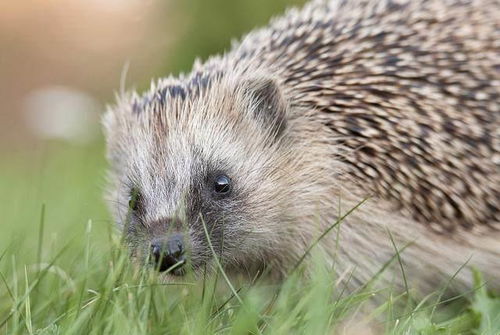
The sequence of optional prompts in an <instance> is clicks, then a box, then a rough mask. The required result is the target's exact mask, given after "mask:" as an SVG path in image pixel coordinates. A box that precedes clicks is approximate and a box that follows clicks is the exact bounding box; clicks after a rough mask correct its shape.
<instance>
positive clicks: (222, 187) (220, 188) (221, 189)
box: [214, 174, 231, 195]
mask: <svg viewBox="0 0 500 335" xmlns="http://www.w3.org/2000/svg"><path fill="white" fill-rule="evenodd" d="M214 191H215V193H217V194H220V195H227V194H229V192H230V191H231V178H229V177H228V176H226V175H225V174H221V175H218V176H217V177H215V180H214Z"/></svg>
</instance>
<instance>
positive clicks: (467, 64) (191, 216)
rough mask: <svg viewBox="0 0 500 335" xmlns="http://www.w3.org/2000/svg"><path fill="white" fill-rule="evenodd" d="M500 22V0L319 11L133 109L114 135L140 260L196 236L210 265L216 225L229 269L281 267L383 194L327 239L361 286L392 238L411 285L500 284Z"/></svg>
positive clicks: (238, 48)
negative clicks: (223, 181) (475, 274)
mask: <svg viewBox="0 0 500 335" xmlns="http://www.w3.org/2000/svg"><path fill="white" fill-rule="evenodd" d="M499 17H500V4H499V2H498V1H497V0H491V1H489V0H478V1H465V0H464V1H459V0H450V1H442V0H428V1H425V0H417V1H409V0H408V1H376V0H367V1H354V0H352V1H328V2H322V1H317V2H314V3H311V4H309V5H308V6H306V7H305V8H304V9H302V10H301V11H291V12H289V13H288V14H287V15H286V16H284V17H283V18H281V19H278V20H276V21H274V22H273V23H272V24H271V25H270V26H269V27H267V28H265V29H262V30H260V31H256V32H253V33H251V34H249V35H248V36H247V37H246V38H244V39H243V41H242V42H241V43H240V44H238V45H235V46H234V47H233V49H232V50H231V51H230V52H229V53H228V54H226V55H224V56H222V57H215V58H212V59H210V60H208V61H207V62H206V63H205V64H197V65H195V68H194V69H193V72H192V74H191V75H189V76H186V77H183V78H180V79H166V80H161V81H159V82H158V84H157V85H155V86H154V87H153V88H152V90H151V91H150V92H149V93H147V94H146V95H144V96H143V97H138V96H136V95H132V96H130V97H127V98H125V99H123V100H122V101H121V102H120V104H119V105H118V107H117V108H115V109H114V110H113V111H111V112H110V113H108V115H107V116H106V119H105V125H106V127H107V132H108V134H107V135H108V143H109V152H110V158H111V160H112V162H113V164H114V173H113V176H114V179H113V182H114V184H115V187H116V188H115V190H116V193H115V196H116V197H117V199H118V201H119V202H122V203H123V201H124V199H126V197H127V196H128V194H129V193H130V191H129V190H130V189H131V188H133V189H134V190H137V191H138V192H140V194H141V197H140V202H141V207H140V209H137V208H136V209H135V210H136V213H135V214H134V213H132V214H133V215H132V217H133V218H132V220H131V222H130V227H129V229H128V234H129V237H130V241H131V244H132V245H133V247H134V250H136V254H137V255H144V254H145V252H144V251H146V250H149V249H148V248H149V244H150V242H151V241H152V240H154V239H156V238H158V236H160V235H161V236H163V235H165V234H166V235H169V234H170V233H168V234H167V233H166V232H167V231H169V232H170V231H176V232H179V231H185V232H186V235H185V236H186V237H185V239H186V240H188V242H187V243H189V244H190V245H191V254H192V264H193V266H194V267H195V268H199V267H201V266H202V265H203V264H205V263H207V262H208V263H210V262H209V260H210V259H211V252H210V249H209V248H208V246H207V243H206V239H205V235H204V230H203V229H202V228H203V227H202V224H201V219H200V217H203V220H204V221H206V225H207V227H209V230H210V232H211V240H212V242H213V244H214V245H215V247H216V249H217V250H219V251H220V252H221V256H222V258H223V259H224V261H225V263H226V264H227V266H228V268H237V267H243V268H244V269H247V270H249V271H251V270H252V269H255V268H257V267H261V266H263V265H269V266H270V267H271V268H272V269H273V270H274V272H275V273H284V272H286V270H287V269H289V268H290V266H292V265H293V264H294V262H296V261H297V259H298V258H300V256H301V254H302V253H303V252H304V251H305V250H306V249H307V247H308V246H309V245H310V244H311V243H312V241H313V239H314V238H315V237H317V236H318V235H319V234H320V233H321V231H324V230H325V229H326V228H327V227H328V226H329V225H331V224H332V223H334V222H335V221H336V220H337V219H338V218H339V217H340V216H342V215H343V214H345V213H346V212H347V211H348V210H349V209H350V208H352V207H354V206H356V204H358V203H359V202H360V201H362V200H363V199H364V198H366V197H369V199H368V200H367V202H365V203H364V204H363V205H361V206H360V208H358V209H357V210H355V211H354V212H353V213H351V214H350V215H348V216H347V218H346V219H345V220H344V221H343V222H342V224H341V225H340V228H339V231H338V232H335V233H332V234H329V235H327V236H326V237H325V238H324V239H322V240H321V242H320V246H321V247H322V249H323V250H325V252H326V253H327V255H328V258H329V261H331V262H332V263H335V270H336V271H337V273H338V274H339V275H340V276H341V278H344V279H345V278H350V279H349V282H350V283H351V284H352V286H353V287H354V286H357V285H359V284H360V283H363V282H364V281H366V280H368V279H369V278H371V277H372V276H373V275H374V274H375V273H376V272H377V271H378V270H379V269H380V268H381V267H382V266H383V264H384V263H385V262H387V261H388V260H389V259H391V257H392V256H393V255H394V254H395V249H394V246H393V245H392V242H391V239H390V237H389V233H388V231H390V232H391V233H392V235H393V237H394V240H395V243H396V244H397V245H398V246H399V247H400V248H401V247H403V246H404V245H406V244H407V243H410V245H409V246H408V247H407V248H406V249H405V251H404V252H403V253H402V254H401V257H402V259H403V262H404V263H405V268H406V271H407V274H408V276H409V277H410V278H416V279H421V280H420V282H421V283H428V284H430V283H434V282H435V280H438V279H442V278H444V277H446V276H447V277H450V276H451V275H453V273H454V272H455V271H457V270H458V269H459V268H460V266H461V265H463V264H464V263H466V262H467V261H468V260H469V258H470V257H472V258H471V260H470V261H469V262H470V264H471V265H474V266H476V267H478V268H479V269H480V270H482V271H483V272H485V273H486V275H487V276H488V278H489V279H494V280H493V285H496V286H500V283H499V282H498V278H500V231H499V230H500V223H499V221H500V218H499V207H500V205H499V201H500V200H499V198H500V193H499V190H500V172H499V162H500V153H499V146H500V143H499V141H500V139H499V137H500V134H499V131H500V122H499V114H500V102H499V100H500V73H499V68H500V51H499V49H500V24H499V20H498V19H499ZM221 175H222V176H226V175H227V176H229V177H230V178H231V182H232V186H231V185H230V186H231V190H230V192H229V193H227V194H225V195H224V196H221V194H219V193H217V194H215V193H213V191H212V190H211V189H210V187H212V183H213V182H214V178H216V179H215V180H216V183H217V178H218V177H220V176H221ZM228 187H229V186H228ZM125 212H126V210H117V215H118V217H119V218H123V217H124V216H125ZM141 224H142V225H141ZM336 239H338V244H337V241H336ZM337 245H338V247H337ZM422 266H424V267H425V271H422ZM351 270H352V271H353V274H352V276H350V275H348V274H349V273H350V271H351ZM388 273H389V275H388V276H387V277H386V278H391V277H390V276H391V271H389V272H388ZM392 275H394V276H395V277H399V276H400V274H399V273H395V272H392ZM495 278H496V279H495ZM422 279H423V280H422ZM470 279H471V276H470V273H468V272H467V271H462V272H460V273H459V274H458V276H457V281H458V282H459V283H470ZM495 281H496V282H495Z"/></svg>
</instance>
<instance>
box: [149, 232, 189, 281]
mask: <svg viewBox="0 0 500 335" xmlns="http://www.w3.org/2000/svg"><path fill="white" fill-rule="evenodd" d="M151 260H152V261H153V262H154V265H155V267H156V269H158V271H160V272H163V271H167V270H168V269H171V270H174V269H175V270H177V269H179V268H181V267H182V266H183V265H184V263H186V260H185V257H184V242H183V238H182V235H181V234H174V235H172V236H170V237H169V238H168V239H166V240H165V239H161V240H155V241H153V242H152V243H151ZM172 273H173V274H180V272H179V271H172Z"/></svg>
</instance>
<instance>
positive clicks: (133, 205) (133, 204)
mask: <svg viewBox="0 0 500 335" xmlns="http://www.w3.org/2000/svg"><path fill="white" fill-rule="evenodd" d="M140 202H141V193H140V192H139V190H138V189H137V188H133V189H131V190H130V195H129V197H128V208H129V209H130V210H131V211H137V210H138V209H139V207H140Z"/></svg>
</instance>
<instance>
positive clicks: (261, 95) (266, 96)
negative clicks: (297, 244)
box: [104, 79, 294, 275]
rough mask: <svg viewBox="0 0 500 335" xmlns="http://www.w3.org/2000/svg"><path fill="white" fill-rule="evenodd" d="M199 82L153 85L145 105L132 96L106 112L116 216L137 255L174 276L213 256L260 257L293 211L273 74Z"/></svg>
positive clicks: (251, 261) (230, 260)
mask: <svg viewBox="0 0 500 335" xmlns="http://www.w3.org/2000/svg"><path fill="white" fill-rule="evenodd" d="M205 89H206V91H204V92H202V93H198V95H196V96H192V97H189V93H188V92H186V90H187V88H186V86H179V85H170V86H166V87H165V88H164V89H163V90H158V89H156V90H155V91H154V92H153V93H152V94H151V96H150V97H149V99H148V101H147V104H144V103H143V105H142V106H140V105H139V100H138V99H142V100H141V101H144V100H146V99H147V97H144V98H132V101H127V102H125V103H123V104H122V105H120V106H118V107H117V108H116V109H115V110H112V111H110V112H108V114H107V115H106V118H105V120H104V122H105V126H106V130H107V140H108V150H109V158H110V161H111V163H112V170H111V177H112V178H111V180H112V184H113V185H112V191H111V192H110V194H111V201H110V204H111V207H112V209H113V211H114V214H115V217H116V219H117V221H119V223H120V224H121V227H123V231H124V233H125V234H126V238H127V241H128V242H129V244H130V246H131V248H132V253H133V255H134V256H135V257H136V258H137V259H139V260H141V261H142V262H146V263H150V264H153V265H154V266H156V268H157V269H159V270H160V271H166V270H169V269H170V270H172V271H168V272H169V273H173V274H176V275H179V274H182V273H184V270H185V269H189V268H192V269H195V270H200V269H204V268H208V269H211V268H212V266H213V264H214V262H213V260H214V257H218V258H220V259H221V263H222V264H224V265H225V266H227V267H232V268H234V267H241V269H246V270H253V269H255V268H256V267H261V266H263V265H264V264H263V260H269V259H272V255H271V254H272V253H273V251H275V250H276V248H281V247H282V245H281V244H282V243H284V240H285V238H284V237H285V236H286V232H287V225H286V221H287V218H288V216H289V215H293V214H292V213H290V210H289V209H288V210H287V207H288V203H289V202H290V201H292V200H291V199H290V194H289V193H287V190H290V189H291V187H290V185H289V184H290V183H293V182H292V180H293V171H287V169H286V168H284V167H286V166H292V165H293V164H287V160H289V161H290V160H292V159H293V158H292V157H294V156H293V154H292V152H291V150H290V145H289V144H290V139H289V138H288V135H287V134H286V128H287V126H286V123H285V117H286V113H287V108H288V107H287V105H286V104H285V103H284V99H283V98H282V96H281V93H280V92H279V90H278V89H277V87H276V85H275V83H274V82H273V81H272V80H269V79H265V80H260V79H256V80H245V81H244V82H240V83H236V84H234V83H231V82H228V83H224V82H222V83H219V84H218V85H215V84H214V85H212V87H208V88H205ZM158 92H160V93H158ZM214 96H216V97H218V98H217V99H213V98H211V97H214ZM160 97H161V99H163V100H161V101H160ZM154 99H158V101H155V100H154ZM169 99H170V100H169ZM165 101H167V102H165ZM168 101H170V102H168ZM137 106H140V107H137ZM276 261H279V260H278V259H277V258H276Z"/></svg>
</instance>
